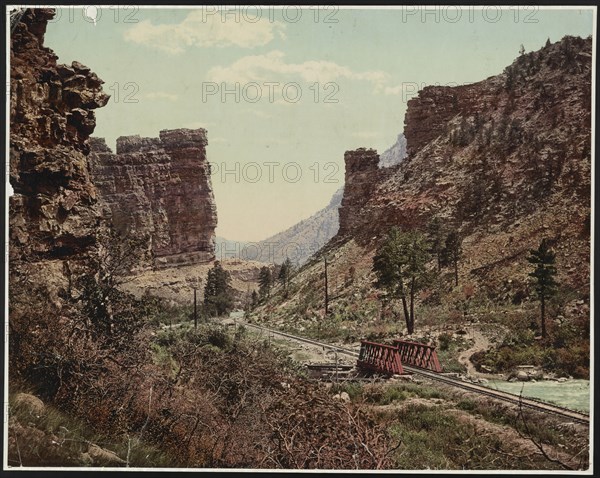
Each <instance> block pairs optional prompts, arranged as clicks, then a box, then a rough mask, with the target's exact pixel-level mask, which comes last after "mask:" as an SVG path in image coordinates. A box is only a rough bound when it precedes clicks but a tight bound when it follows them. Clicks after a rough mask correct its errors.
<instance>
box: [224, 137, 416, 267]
mask: <svg viewBox="0 0 600 478" xmlns="http://www.w3.org/2000/svg"><path fill="white" fill-rule="evenodd" d="M405 157H406V139H405V138H404V134H402V133H400V134H399V135H398V139H397V141H396V143H395V144H394V145H393V146H391V147H390V148H389V149H387V150H386V151H385V152H384V153H382V154H381V156H380V159H379V167H380V168H389V167H391V166H395V165H397V164H400V162H401V161H402V160H403V159H404V158H405ZM343 195H344V187H343V186H342V187H341V188H340V189H338V190H337V191H336V192H335V193H334V194H333V197H332V198H331V201H330V202H329V204H328V205H327V206H326V207H324V208H323V209H321V210H320V211H317V212H316V213H315V214H313V215H312V216H310V217H309V218H308V219H304V220H303V221H300V222H299V223H297V224H294V225H293V226H292V227H290V228H288V229H286V230H285V231H282V232H279V233H277V234H275V235H273V236H271V237H269V238H267V239H265V240H263V241H260V242H243V241H232V240H228V239H225V238H223V237H217V238H216V240H215V243H216V244H215V255H216V257H217V259H219V258H223V259H225V258H240V259H244V260H254V261H260V262H268V263H276V264H281V263H282V262H283V261H284V260H285V259H286V257H289V258H290V259H291V260H292V261H293V262H295V263H297V264H298V265H302V264H304V263H305V262H306V261H307V260H308V258H309V257H310V256H311V255H312V254H314V253H315V252H317V251H318V250H319V249H321V247H323V246H324V245H325V244H326V243H327V242H329V240H330V239H331V238H332V237H333V236H335V235H336V234H337V232H338V229H339V215H338V208H339V207H340V205H341V203H342V197H343Z"/></svg>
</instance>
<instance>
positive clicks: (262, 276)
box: [258, 266, 273, 301]
mask: <svg viewBox="0 0 600 478" xmlns="http://www.w3.org/2000/svg"><path fill="white" fill-rule="evenodd" d="M258 283H259V286H260V287H259V289H258V295H259V297H260V300H262V301H264V300H266V299H268V298H269V297H270V296H271V287H272V285H273V275H272V273H271V268H270V267H268V266H263V267H261V268H260V272H259V275H258Z"/></svg>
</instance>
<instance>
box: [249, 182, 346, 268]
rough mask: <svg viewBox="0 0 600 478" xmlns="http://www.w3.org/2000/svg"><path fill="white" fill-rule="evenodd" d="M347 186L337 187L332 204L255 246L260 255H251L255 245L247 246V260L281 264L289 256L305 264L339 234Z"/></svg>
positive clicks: (295, 261) (294, 260) (296, 261)
mask: <svg viewBox="0 0 600 478" xmlns="http://www.w3.org/2000/svg"><path fill="white" fill-rule="evenodd" d="M343 195H344V188H343V187H341V188H340V189H338V190H337V191H336V192H335V193H334V194H333V197H332V198H331V201H330V202H329V204H328V205H327V206H326V207H324V208H323V209H321V210H320V211H318V212H316V213H315V214H313V215H312V216H311V217H309V218H308V219H304V220H303V221H300V222H299V223H297V224H294V225H293V226H292V227H290V228H289V229H286V230H285V231H282V232H279V233H277V234H275V235H274V236H271V237H269V238H267V239H265V240H263V241H260V242H259V243H258V244H257V245H258V248H257V249H256V248H255V251H254V253H255V254H256V252H257V250H259V251H260V255H258V254H257V255H256V256H255V257H252V255H251V254H250V252H252V251H251V248H252V246H250V245H249V246H248V256H249V257H247V258H248V259H251V260H252V259H253V260H257V261H261V262H275V263H277V264H281V263H282V262H283V261H284V260H285V259H286V257H289V258H290V259H291V260H292V261H293V262H294V263H297V264H304V263H305V262H306V260H307V259H308V258H309V257H310V256H311V255H312V254H314V253H315V252H317V251H318V250H319V249H321V247H323V246H324V245H325V244H326V243H327V242H328V241H329V239H331V238H332V237H333V236H335V235H336V234H337V231H338V229H339V220H338V207H340V204H341V202H342V196H343Z"/></svg>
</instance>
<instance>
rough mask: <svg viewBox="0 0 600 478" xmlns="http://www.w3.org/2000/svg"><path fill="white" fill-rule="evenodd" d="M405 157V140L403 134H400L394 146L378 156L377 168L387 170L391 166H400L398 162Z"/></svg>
mask: <svg viewBox="0 0 600 478" xmlns="http://www.w3.org/2000/svg"><path fill="white" fill-rule="evenodd" d="M405 157H406V138H405V137H404V133H400V134H399V135H398V139H397V140H396V144H394V145H393V146H392V147H391V148H389V149H387V150H385V151H384V152H383V153H381V155H380V156H379V167H380V168H389V167H391V166H396V165H397V164H400V161H402V160H403V159H404V158H405Z"/></svg>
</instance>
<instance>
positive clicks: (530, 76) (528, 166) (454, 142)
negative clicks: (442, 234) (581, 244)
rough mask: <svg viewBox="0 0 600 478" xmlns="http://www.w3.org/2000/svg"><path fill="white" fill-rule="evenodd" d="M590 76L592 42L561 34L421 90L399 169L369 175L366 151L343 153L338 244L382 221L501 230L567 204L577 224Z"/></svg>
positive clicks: (583, 196) (582, 210) (372, 231)
mask: <svg viewBox="0 0 600 478" xmlns="http://www.w3.org/2000/svg"><path fill="white" fill-rule="evenodd" d="M590 72H591V40H590V39H581V38H574V37H565V38H564V39H563V40H562V41H560V42H557V43H554V44H548V45H547V46H546V47H544V48H542V49H541V50H539V51H537V52H532V53H529V54H525V55H521V56H520V57H518V58H517V59H516V60H515V62H514V63H513V64H512V65H510V66H509V67H507V68H506V69H505V71H504V72H503V73H502V74H500V75H498V76H494V77H491V78H488V79H486V80H483V81H481V82H478V83H474V84H470V85H464V86H459V87H434V86H432V87H426V88H424V89H423V90H421V91H420V92H419V95H418V96H417V97H416V98H413V99H411V100H410V101H409V103H408V109H407V113H406V117H405V136H406V139H407V151H408V157H407V158H406V159H405V160H404V161H403V162H402V163H401V164H400V165H399V166H398V167H395V168H390V169H389V172H388V175H387V176H383V177H378V176H377V174H376V170H375V166H374V164H373V163H374V162H375V160H374V158H375V156H376V153H375V152H369V153H368V154H367V152H366V150H358V151H355V152H348V153H346V157H345V160H346V187H345V191H346V193H345V195H344V199H343V200H342V208H341V209H340V231H339V233H338V236H339V237H338V239H343V238H344V237H345V238H350V237H352V238H355V239H358V240H359V241H360V242H362V243H365V242H368V241H369V240H370V239H371V238H372V237H373V236H377V237H379V236H381V235H382V234H384V233H385V232H386V231H387V230H388V229H389V227H391V225H398V226H401V227H404V228H412V227H417V228H421V227H424V225H425V224H426V222H427V221H428V220H429V219H430V218H431V217H432V216H433V215H439V216H442V217H444V218H447V219H448V220H451V221H452V222H455V223H456V225H458V226H460V227H461V228H462V230H463V232H464V233H465V235H468V234H470V233H472V232H474V231H477V230H479V231H489V232H491V231H498V230H507V229H508V228H509V227H510V226H511V224H514V223H522V222H523V221H522V220H521V219H526V220H531V219H532V214H539V215H541V216H544V217H546V221H547V222H551V218H553V217H555V216H556V214H554V213H553V212H552V208H554V207H556V208H558V209H556V212H565V211H566V210H568V209H569V207H570V208H571V214H570V218H569V219H570V221H572V222H573V221H574V222H576V223H577V224H579V225H580V226H581V227H583V223H584V222H585V220H586V217H588V218H589V198H590V179H591V178H590V169H591V158H590V150H591V147H590V146H591V143H590V140H591V137H590V124H591V96H590V94H591V86H590V85H591V75H590ZM369 158H371V159H370V160H369ZM573 213H574V214H573ZM561 215H562V214H561ZM541 216H540V217H538V221H543V219H542V217H541ZM565 219H566V218H565ZM540 224H541V222H540ZM546 226H547V225H546ZM557 234H558V231H557Z"/></svg>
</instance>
